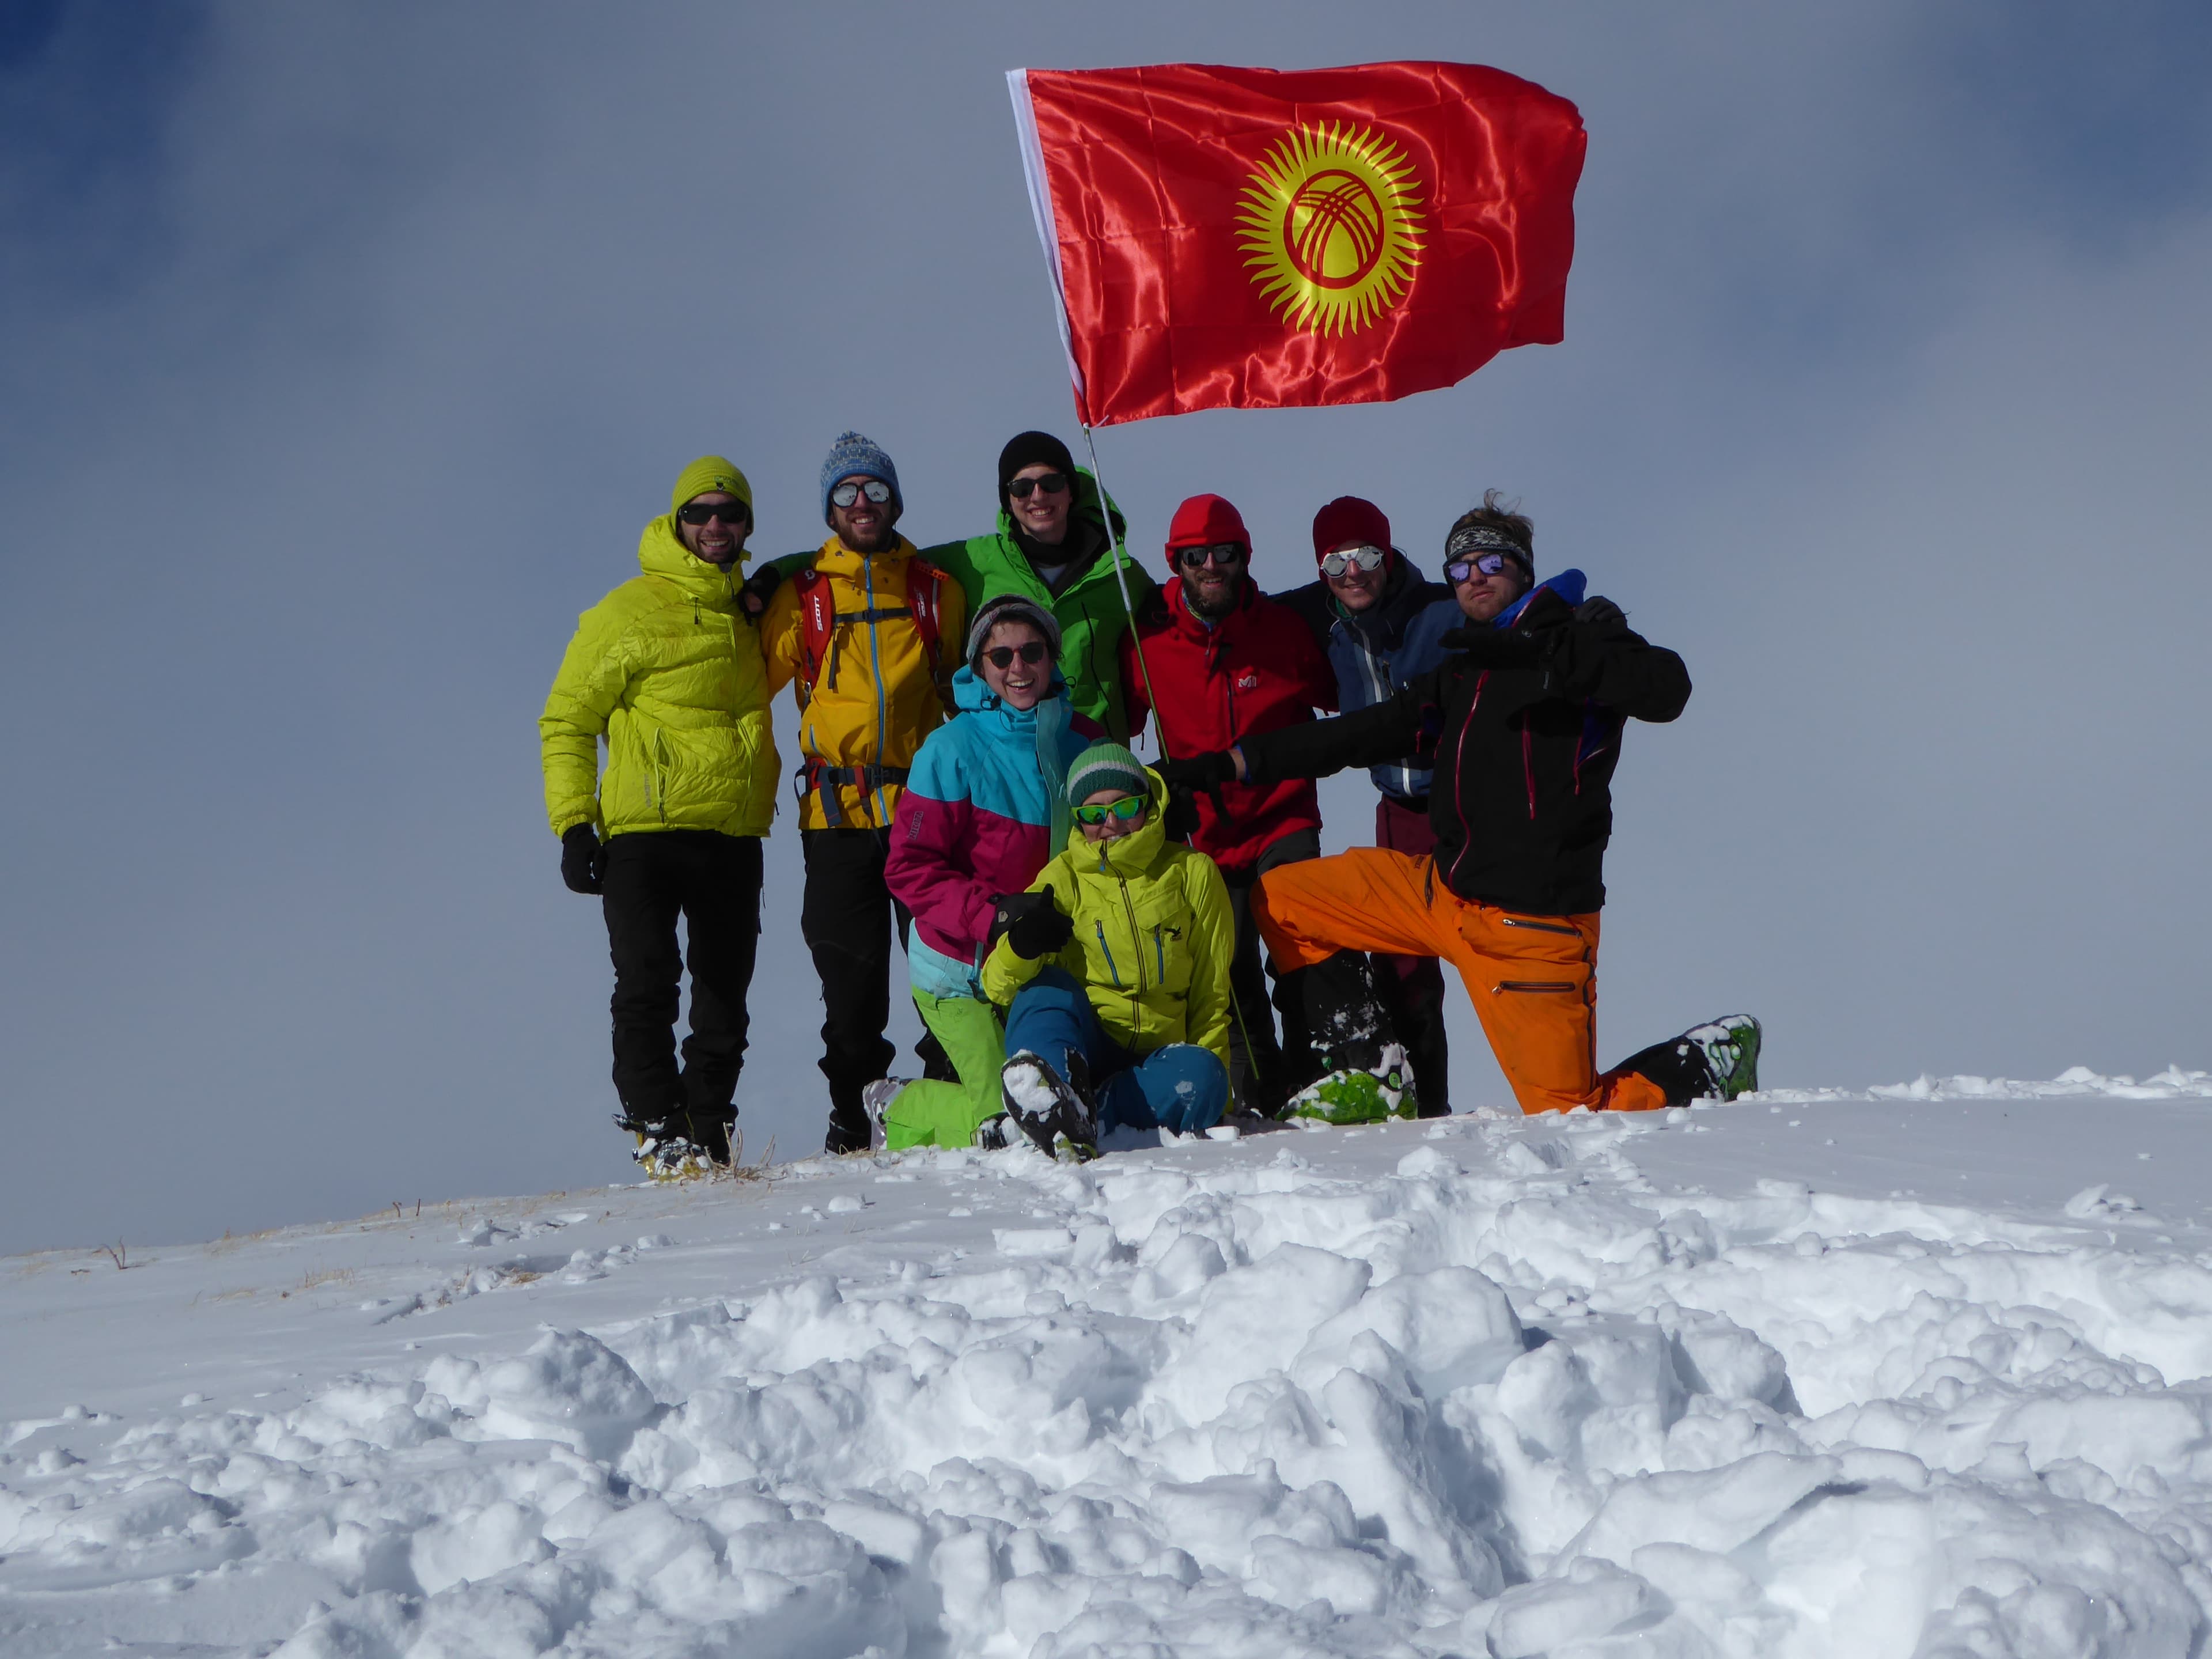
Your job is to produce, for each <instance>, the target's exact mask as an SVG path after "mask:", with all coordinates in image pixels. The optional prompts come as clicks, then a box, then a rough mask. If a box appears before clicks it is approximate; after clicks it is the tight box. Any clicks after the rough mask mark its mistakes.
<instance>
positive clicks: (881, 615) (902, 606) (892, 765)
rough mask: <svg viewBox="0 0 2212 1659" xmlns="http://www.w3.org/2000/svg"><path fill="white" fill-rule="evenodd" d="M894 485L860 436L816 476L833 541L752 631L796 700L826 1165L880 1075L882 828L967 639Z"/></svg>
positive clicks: (886, 845) (886, 962)
mask: <svg viewBox="0 0 2212 1659" xmlns="http://www.w3.org/2000/svg"><path fill="white" fill-rule="evenodd" d="M903 506H904V503H903V502H902V501H900V499H899V488H898V470H897V468H896V467H894V466H893V465H891V458H890V456H889V455H887V454H885V453H884V452H883V450H882V449H880V448H879V447H877V446H876V445H875V444H874V443H872V442H871V441H869V440H868V439H866V438H864V437H862V436H861V435H860V434H859V433H857V432H848V433H846V434H845V435H843V436H842V437H841V438H839V439H838V440H837V441H836V444H835V445H834V446H832V447H831V448H830V451H829V459H828V460H826V461H824V462H823V466H822V516H823V520H824V522H826V523H827V524H828V525H829V530H830V532H831V533H830V536H829V540H827V541H825V542H823V544H822V546H821V549H820V550H818V551H817V552H816V553H815V554H814V555H813V556H811V559H810V560H808V561H807V562H806V563H805V566H804V567H803V568H800V569H799V571H798V572H797V573H796V574H793V576H792V577H791V579H790V580H787V581H786V582H784V583H783V584H782V585H781V586H779V587H778V588H777V589H776V590H775V596H774V597H773V598H772V599H769V602H768V609H767V611H766V612H765V613H764V614H763V616H762V617H761V640H762V643H763V647H764V648H765V650H766V652H767V655H768V677H769V678H768V684H769V695H770V696H774V695H775V693H776V692H777V691H779V690H782V688H783V686H784V685H785V684H786V683H787V682H788V683H792V684H794V685H795V688H796V690H795V695H796V696H797V697H798V699H799V750H800V753H801V756H802V760H801V763H800V766H799V779H798V782H799V847H800V848H801V850H802V851H803V852H804V854H805V861H806V887H805V896H804V897H803V898H802V899H801V901H800V906H799V931H800V933H802V934H803V935H804V936H805V940H806V948H807V950H808V951H809V952H811V954H812V956H813V957H814V971H815V972H816V974H817V975H819V976H820V978H821V981H822V1006H823V1020H822V1060H821V1066H822V1074H823V1077H825V1078H827V1079H829V1133H828V1134H827V1135H826V1136H824V1137H823V1149H824V1150H825V1151H828V1152H864V1151H866V1148H867V1146H868V1118H867V1114H866V1111H865V1110H864V1109H863V1108H862V1106H861V1102H860V1096H861V1091H863V1090H865V1089H866V1087H867V1085H869V1084H871V1083H872V1082H874V1081H875V1080H876V1079H878V1078H880V1077H882V1076H883V1075H884V1073H885V1072H886V1071H888V1070H889V1069H890V1062H891V1059H892V1056H893V1055H894V1054H896V1053H897V1050H896V1048H893V1047H892V1045H891V1044H890V1043H889V1042H885V1041H884V1026H885V1025H886V1024H889V1023H890V983H891V980H890V971H891V933H892V929H893V926H894V923H896V928H897V931H898V933H899V935H900V937H901V939H904V937H905V934H906V930H907V927H908V924H909V921H910V918H909V917H908V915H907V913H906V911H905V909H904V908H903V907H902V906H900V905H899V904H898V903H897V902H896V900H894V899H893V898H892V896H891V891H890V888H889V887H888V886H886V885H885V884H884V859H885V856H886V854H888V852H889V850H890V832H891V819H892V814H893V813H894V812H895V811H896V810H897V807H898V800H899V796H900V794H901V793H902V791H903V789H904V787H905V784H906V778H907V771H908V768H909V767H911V766H912V765H913V763H914V757H915V751H916V750H919V749H920V748H921V740H922V739H923V738H926V737H927V736H928V735H929V734H930V733H931V732H933V731H935V730H936V729H937V727H938V726H939V723H940V722H942V721H943V720H944V719H945V715H946V713H947V711H948V710H949V708H950V707H951V683H952V674H953V672H954V671H955V670H957V668H958V667H959V666H960V663H961V641H963V639H965V638H966V635H965V633H964V631H963V630H964V629H965V627H966V624H967V600H966V599H965V597H964V596H963V593H962V592H961V590H960V584H959V583H958V582H957V581H954V580H951V579H949V578H948V577H946V576H945V574H943V573H942V572H940V571H939V570H937V569H936V568H934V567H933V566H932V565H930V564H929V563H927V562H926V561H924V560H922V559H921V558H919V557H918V556H916V555H915V546H914V544H913V543H912V542H910V541H908V540H907V538H905V537H903V536H902V535H900V534H899V533H898V530H897V528H896V526H897V524H898V520H899V514H900V512H901V511H902V507H903Z"/></svg>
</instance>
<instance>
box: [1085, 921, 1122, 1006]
mask: <svg viewBox="0 0 2212 1659" xmlns="http://www.w3.org/2000/svg"><path fill="white" fill-rule="evenodd" d="M1091 926H1092V927H1095V928H1097V930H1098V948H1099V949H1100V950H1101V951H1104V952H1105V953H1106V971H1107V972H1108V973H1109V974H1111V975H1114V988H1115V990H1117V991H1120V990H1125V989H1127V987H1125V986H1124V985H1123V984H1122V983H1121V969H1119V968H1117V967H1115V965H1114V947H1113V946H1112V945H1109V944H1108V943H1107V942H1106V924H1105V923H1104V922H1103V921H1094V922H1092V923H1091Z"/></svg>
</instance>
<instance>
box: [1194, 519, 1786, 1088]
mask: <svg viewBox="0 0 2212 1659" xmlns="http://www.w3.org/2000/svg"><path fill="white" fill-rule="evenodd" d="M1533 543H1534V526H1532V525H1531V524H1530V522H1529V520H1528V519H1527V518H1526V517H1525V516H1523V515H1522V514H1521V513H1516V512H1512V511H1510V510H1509V509H1507V508H1505V507H1503V506H1501V505H1500V504H1499V503H1498V501H1497V499H1496V496H1495V493H1494V492H1493V493H1492V495H1488V496H1486V497H1485V500H1484V505H1483V506H1482V507H1478V508H1476V509H1474V511H1473V512H1471V513H1467V514H1465V515H1463V516H1462V518H1461V519H1460V520H1459V521H1458V522H1457V523H1456V524H1455V525H1454V526H1453V527H1452V532H1451V534H1450V536H1449V539H1448V540H1447V542H1446V545H1445V574H1446V576H1447V578H1448V579H1449V580H1450V581H1451V583H1452V586H1453V592H1454V596H1455V598H1456V599H1458V600H1459V603H1460V609H1461V611H1462V613H1463V614H1464V616H1465V617H1466V619H1467V625H1466V626H1465V627H1464V628H1462V629H1457V630H1455V632H1453V633H1452V634H1450V635H1446V636H1445V641H1444V643H1445V644H1446V646H1447V647H1449V649H1450V651H1451V653H1452V654H1451V655H1450V656H1449V658H1448V659H1446V660H1445V662H1444V663H1443V665H1441V666H1439V667H1437V668H1436V669H1433V670H1431V671H1429V672H1428V673H1426V674H1423V675H1420V676H1419V677H1417V678H1415V679H1414V680H1413V681H1412V682H1411V683H1410V684H1407V685H1406V686H1405V687H1404V688H1403V689H1401V690H1399V691H1398V692H1397V693H1396V694H1395V695H1394V696H1390V697H1389V698H1387V699H1385V700H1384V701H1383V702H1376V703H1373V704H1370V706H1369V707H1367V708H1363V709H1359V710H1358V711H1356V712H1354V713H1352V714H1344V715H1340V716H1338V717H1337V718H1335V719H1333V720H1317V721H1313V722H1310V723H1307V724H1302V725H1298V726H1285V727H1284V728H1282V729H1281V730H1279V731H1275V732H1265V733H1262V734H1260V735H1257V736H1254V737H1248V738H1243V739H1241V740H1240V741H1239V742H1238V743H1237V744H1236V745H1235V746H1234V747H1232V748H1231V749H1228V750H1221V751H1217V752H1215V753H1213V754H1209V755H1200V756H1194V757H1185V758H1182V759H1178V760H1172V761H1168V762H1165V763H1163V764H1162V765H1161V766H1160V767H1159V768H1158V769H1159V771H1160V772H1161V773H1162V775H1164V776H1165V777H1166V778H1167V780H1168V781H1169V782H1170V785H1172V786H1174V787H1179V788H1185V789H1196V790H1204V789H1208V788H1212V787H1217V786H1218V784H1220V783H1223V782H1226V781H1231V780H1234V781H1239V782H1247V783H1266V782H1272V781H1278V780H1281V779H1286V778H1318V777H1325V776H1327V775H1329V774H1330V773H1333V772H1336V771H1340V770H1342V769H1345V768H1346V767H1352V766H1370V765H1374V764H1376V763H1380V762H1384V761H1389V760H1391V759H1394V758H1397V757H1406V756H1414V757H1419V760H1420V761H1421V762H1422V763H1425V764H1427V765H1430V766H1431V767H1432V768H1433V769H1434V773H1435V777H1434V781H1433V784H1432V786H1431V792H1430V797H1429V806H1430V821H1431V826H1432V827H1433V828H1434V829H1435V830H1436V833H1437V844H1436V848H1435V850H1434V851H1433V852H1432V853H1430V854H1423V855H1420V856H1418V857H1417V856H1413V855H1410V854H1405V853H1400V852H1395V851H1393V850H1390V849H1388V848H1355V849H1353V850H1352V851H1351V852H1347V853H1340V854H1336V855H1335V856H1334V857H1331V858H1324V859H1318V860H1311V861H1310V862H1306V863H1301V864H1294V865H1285V866H1281V867H1279V868H1278V869H1275V870H1272V871H1270V872H1268V873H1267V875H1266V876H1265V877H1264V878H1261V882H1260V884H1259V885H1258V887H1257V888H1256V889H1255V891H1254V894H1253V899H1252V911H1253V919H1254V921H1255V923H1256V924H1257V926H1258V927H1259V930H1260V934H1261V939H1263V940H1265V942H1266V944H1267V951H1268V955H1269V957H1270V958H1271V960H1272V961H1273V965H1274V968H1275V969H1276V971H1277V973H1278V974H1279V975H1285V976H1296V979H1297V994H1299V995H1300V996H1301V997H1302V998H1303V1000H1304V1009H1305V1014H1306V1020H1307V1024H1308V1026H1309V1028H1310V1030H1311V1031H1312V1032H1313V1034H1314V1036H1313V1042H1314V1045H1315V1047H1316V1049H1317V1050H1320V1051H1322V1064H1323V1065H1324V1066H1326V1067H1327V1068H1328V1075H1327V1076H1325V1077H1324V1078H1323V1079H1322V1082H1321V1083H1319V1084H1317V1085H1315V1086H1314V1088H1313V1089H1310V1090H1309V1091H1306V1093H1305V1095H1304V1096H1303V1097H1301V1098H1300V1101H1299V1102H1298V1103H1297V1106H1296V1108H1295V1109H1298V1110H1300V1111H1302V1112H1304V1113H1305V1114H1306V1115H1315V1116H1322V1117H1327V1118H1329V1119H1331V1120H1333V1121H1368V1120H1370V1119H1372V1118H1375V1117H1378V1116H1381V1115H1384V1114H1385V1113H1386V1112H1387V1111H1389V1110H1391V1109H1395V1107H1396V1105H1397V1088H1396V1086H1395V1085H1397V1084H1398V1082H1399V1077H1398V1072H1399V1069H1400V1065H1399V1063H1396V1060H1397V1053H1398V1051H1397V1050H1396V1049H1395V1045H1393V1044H1391V1043H1390V1042H1389V1035H1390V1034H1389V1027H1388V1024H1387V1021H1386V1020H1385V1019H1384V1018H1383V1014H1382V1011H1381V1007H1380V1005H1379V1004H1378V1002H1377V1000H1376V995H1375V990H1374V984H1373V980H1372V975H1371V970H1370V968H1369V965H1368V963H1367V962H1366V960H1365V959H1364V955H1361V954H1358V953H1364V952H1381V953H1385V954H1395V955H1407V956H1419V955H1431V956H1436V957H1442V958H1443V959H1445V960H1447V961H1449V962H1450V963H1451V964H1452V965H1453V966H1454V967H1455V968H1456V969H1458V970H1459V974H1460V978H1461V980H1462V982H1463V983H1464V985H1465V986H1466V987H1467V992H1468V997H1469V998H1470V999H1471V1000H1473V1002H1474V1007H1475V1012H1476V1014H1477V1015H1478V1016H1479V1017H1480V1019H1481V1021H1482V1027H1483V1031H1484V1034H1485V1035H1486V1036H1487V1037H1488V1038H1489V1039H1490V1045H1491V1048H1492V1052H1493V1053H1494V1054H1496V1055H1497V1057H1498V1065H1499V1066H1500V1068H1501V1069H1502V1070H1503V1071H1504V1073H1505V1076H1506V1079H1507V1081H1508V1082H1509V1083H1510V1085H1512V1088H1513V1092H1514V1097H1515V1098H1516V1100H1517V1101H1518V1102H1519V1103H1520V1105H1521V1109H1522V1111H1524V1112H1543V1111H1563V1110H1565V1109H1570V1108H1572V1107H1576V1106H1589V1107H1592V1108H1595V1109H1601V1110H1613V1111H1641V1110H1650V1109H1654V1108H1656V1107H1661V1106H1670V1105H1679V1104H1681V1103H1684V1102H1686V1101H1689V1100H1693V1099H1698V1098H1700V1097H1706V1096H1718V1097H1721V1098H1723V1099H1732V1098H1734V1097H1735V1096H1736V1095H1738V1094H1740V1093H1742V1092H1743V1091H1746V1090H1748V1089H1753V1088H1755V1087H1757V1086H1758V1060H1759V1024H1758V1022H1757V1021H1756V1020H1753V1019H1751V1018H1748V1017H1747V1016H1742V1015H1735V1016H1730V1017H1729V1018H1725V1019H1723V1020H1718V1021H1715V1022H1711V1023H1710V1024H1704V1025H1699V1026H1695V1027H1692V1029H1691V1030H1687V1031H1686V1032H1684V1033H1683V1034H1682V1035H1681V1036H1679V1037H1674V1038H1670V1039H1669V1040H1668V1041H1667V1042H1659V1043H1655V1044H1653V1045H1652V1046H1651V1047H1650V1048H1646V1049H1644V1050H1643V1051H1641V1052H1640V1053H1638V1054H1633V1055H1632V1056H1630V1057H1629V1058H1628V1059H1627V1060H1623V1061H1622V1062H1621V1063H1620V1065H1618V1066H1614V1067H1613V1068H1612V1069H1611V1070H1609V1071H1607V1072H1603V1073H1601V1072H1600V1071H1599V1070H1598V1067H1597V1057H1596V1008H1597V977H1596V969H1597V947H1598V931H1599V930H1598V913H1599V910H1600V908H1601V907H1602V905H1603V904H1604V902H1605V883H1604V878H1603V862H1604V854H1605V848H1606V843H1607V840H1608V839H1609V838H1610V836H1611V833H1612V827H1613V804H1612V794H1611V788H1610V785H1611V780H1612V776H1613V766H1614V763H1615V762H1616V761H1617V760H1618V758H1619V756H1620V738H1621V732H1622V730H1623V727H1624V726H1625V725H1626V722H1627V720H1631V719H1636V720H1652V721H1667V720H1673V719H1674V718H1675V717H1676V716H1677V715H1678V714H1680V713H1681V712H1682V708H1683V706H1684V705H1685V704H1686V702H1688V701H1689V696H1690V678H1689V674H1688V672H1687V671H1686V670H1685V669H1684V667H1683V665H1682V659H1680V657H1678V656H1676V655H1675V654H1674V653H1673V652H1672V651H1668V650H1665V649H1663V648H1662V647H1657V646H1654V645H1652V644H1650V642H1648V641H1645V640H1644V638H1643V637H1642V636H1640V635H1638V634H1636V633H1635V632H1633V631H1632V629H1630V628H1629V627H1628V623H1627V619H1626V617H1625V616H1624V615H1623V614H1622V612H1621V611H1620V607H1619V606H1618V605H1614V604H1613V602H1612V601H1611V600H1609V599H1601V598H1586V597H1585V596H1584V588H1585V584H1584V579H1583V574H1582V573H1581V572H1580V571H1578V570H1570V571H1565V572H1562V573H1561V574H1559V575H1557V576H1554V577H1552V578H1550V579H1548V580H1546V581H1545V582H1543V583H1542V584H1541V585H1536V584H1534V583H1533V580H1532V579H1533V576H1534V554H1533V550H1532V549H1533Z"/></svg>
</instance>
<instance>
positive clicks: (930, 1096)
mask: <svg viewBox="0 0 2212 1659" xmlns="http://www.w3.org/2000/svg"><path fill="white" fill-rule="evenodd" d="M914 1004H915V1007H917V1008H919V1009H920V1010H921V1021H922V1024H925V1025H927V1026H928V1027H929V1029H930V1030H931V1031H932V1032H933V1033H934V1034H935V1035H936V1037H937V1040H938V1042H940V1043H942V1044H944V1046H945V1054H946V1056H947V1057H948V1058H950V1059H951V1061H952V1069H953V1070H954V1071H956V1072H957V1073H959V1074H960V1081H959V1082H957V1083H934V1082H932V1081H931V1080H930V1079H927V1078H923V1079H920V1080H918V1081H916V1082H913V1083H909V1084H908V1085H906V1087H905V1088H903V1089H902V1090H900V1091H898V1096H897V1098H896V1099H895V1100H893V1101H892V1102H891V1103H890V1109H889V1110H888V1111H886V1112H885V1113H884V1150H885V1151H887V1152H899V1151H901V1150H902V1149H903V1148H905V1147H908V1146H972V1145H974V1144H975V1126H976V1125H977V1124H979V1123H981V1121H983V1120H984V1119H985V1118H987V1117H994V1116H996V1115H998V1113H999V1111H1000V1101H999V1069H1000V1067H1001V1066H1004V1065H1005V1064H1006V1036H1005V1035H1004V1033H1002V1032H1001V1031H1000V1029H999V1011H998V1010H997V1009H996V1008H994V1007H993V1006H991V1005H990V1004H989V1003H987V1002H986V1001H984V1000H982V999H981V997H933V996H931V995H930V994H928V993H927V991H916V992H915V994H914Z"/></svg>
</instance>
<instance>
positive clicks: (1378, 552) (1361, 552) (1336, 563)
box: [1321, 546, 1383, 576]
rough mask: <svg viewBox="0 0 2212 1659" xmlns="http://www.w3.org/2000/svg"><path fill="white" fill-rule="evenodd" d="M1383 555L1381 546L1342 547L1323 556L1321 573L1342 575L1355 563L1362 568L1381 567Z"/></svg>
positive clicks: (1373, 568)
mask: <svg viewBox="0 0 2212 1659" xmlns="http://www.w3.org/2000/svg"><path fill="white" fill-rule="evenodd" d="M1382 564H1383V550H1382V549H1381V548H1379V547H1372V546H1363V547H1340V548H1338V549H1337V550H1336V551H1335V552H1334V553H1329V554H1325V555H1324V556H1322V562H1321V574H1322V575H1324V576H1341V575H1342V574H1344V573H1345V572H1346V571H1347V570H1349V569H1351V568H1352V566H1354V565H1358V567H1359V568H1361V569H1362V570H1376V569H1379V568H1381V567H1382Z"/></svg>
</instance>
